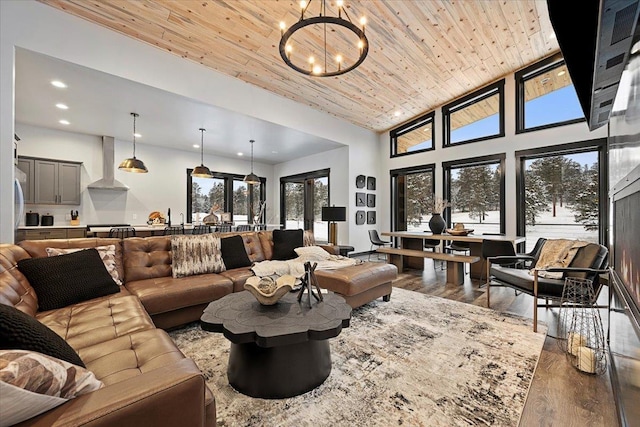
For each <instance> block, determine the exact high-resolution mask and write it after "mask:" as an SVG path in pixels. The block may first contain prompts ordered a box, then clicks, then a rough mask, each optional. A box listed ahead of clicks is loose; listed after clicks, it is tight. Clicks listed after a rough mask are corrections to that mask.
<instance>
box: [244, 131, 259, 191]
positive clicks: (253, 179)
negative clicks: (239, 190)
mask: <svg viewBox="0 0 640 427" xmlns="http://www.w3.org/2000/svg"><path fill="white" fill-rule="evenodd" d="M249 142H250V143H251V173H250V174H249V175H247V176H245V177H244V180H243V181H244V182H246V183H247V184H252V185H255V184H260V178H258V175H256V174H255V173H253V143H254V142H255V141H254V140H253V139H251V140H249Z"/></svg>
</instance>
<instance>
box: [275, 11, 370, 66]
mask: <svg viewBox="0 0 640 427" xmlns="http://www.w3.org/2000/svg"><path fill="white" fill-rule="evenodd" d="M312 2H313V0H309V1H308V2H307V1H304V0H303V1H301V2H300V10H301V11H300V20H299V21H298V22H296V23H295V24H293V25H292V26H291V27H290V28H289V29H288V30H286V31H285V28H286V24H285V23H284V22H280V33H281V36H282V38H281V39H280V56H281V57H282V59H283V60H284V62H285V63H286V64H287V65H288V66H289V67H291V68H293V69H294V70H296V71H297V72H299V73H302V74H306V75H309V76H317V77H331V76H339V75H341V74H345V73H348V72H349V71H351V70H353V69H355V68H356V67H357V66H359V65H360V64H362V61H364V59H365V58H366V57H367V53H369V41H368V40H367V36H366V35H365V34H364V28H365V24H366V19H365V18H361V19H360V25H362V28H359V27H357V26H356V25H355V24H353V23H352V22H351V18H349V14H348V13H347V10H346V9H345V8H344V2H343V0H337V1H336V5H337V6H338V16H328V15H327V6H326V0H319V3H320V6H319V7H320V11H319V13H318V16H314V17H311V18H305V17H304V14H305V13H306V12H307V10H308V9H309V6H310V5H311V3H312ZM343 14H344V16H346V17H347V19H344V18H343V17H342V15H343ZM311 26H319V27H318V28H319V29H320V32H321V33H320V34H319V35H315V36H314V35H310V37H309V38H308V40H306V41H305V44H306V45H307V46H305V47H304V48H303V49H301V51H302V50H305V49H306V50H308V51H309V53H310V56H309V57H308V58H307V63H306V64H304V65H302V64H300V62H299V64H300V65H296V64H295V63H294V61H293V60H292V57H294V58H296V55H295V54H294V53H293V52H294V50H297V49H295V48H294V46H293V45H292V44H291V43H290V42H289V39H290V38H291V37H292V36H293V35H294V33H296V31H298V30H301V29H303V28H306V27H311ZM338 27H342V28H344V29H347V30H349V31H350V32H351V33H353V34H354V35H355V36H356V37H357V43H355V44H353V45H349V44H346V45H345V44H344V41H343V40H341V39H342V37H341V36H340V35H339V34H340V31H338V30H340V28H338ZM299 34H300V33H298V35H299ZM327 35H329V37H330V38H331V39H332V40H331V41H333V42H335V43H336V45H337V44H339V43H341V42H342V45H341V46H343V47H345V48H347V47H351V48H352V49H353V50H354V51H355V47H356V46H357V54H355V52H353V54H352V55H349V52H340V48H339V47H337V46H336V45H334V46H330V45H328V43H327ZM298 46H300V45H298ZM329 50H331V51H333V53H331V54H330V53H329ZM314 52H318V53H316V55H318V57H319V60H316V57H315V56H314V55H313V54H314ZM330 56H332V57H333V60H331V59H329V57H330ZM300 57H302V54H301V55H300ZM345 57H346V58H345ZM350 59H355V60H350Z"/></svg>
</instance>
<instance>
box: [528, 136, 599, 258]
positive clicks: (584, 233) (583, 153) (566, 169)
mask: <svg viewBox="0 0 640 427" xmlns="http://www.w3.org/2000/svg"><path fill="white" fill-rule="evenodd" d="M605 156H606V152H605V141H604V140H595V141H587V142H581V143H575V144H566V145H560V146H554V147H548V148H542V149H535V150H528V151H520V152H516V157H517V161H518V163H517V164H518V168H519V172H518V201H517V202H518V208H519V212H518V234H519V235H524V236H525V237H526V238H527V242H526V246H527V249H530V248H532V247H533V245H535V242H536V240H537V239H538V238H539V237H546V238H556V239H557V238H568V239H579V240H584V241H588V242H594V243H601V242H605V241H606V236H605V228H606V227H605V226H604V223H605V218H606V205H607V204H606V203H601V200H605V199H606V193H605V188H606V185H605V181H604V179H605V178H604V177H605V176H606V173H605V172H606V171H604V170H603V169H604V168H606V161H605Z"/></svg>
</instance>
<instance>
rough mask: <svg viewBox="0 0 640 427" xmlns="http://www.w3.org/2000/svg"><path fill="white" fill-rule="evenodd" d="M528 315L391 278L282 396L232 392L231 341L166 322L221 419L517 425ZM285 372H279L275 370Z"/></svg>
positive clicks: (525, 384)
mask: <svg viewBox="0 0 640 427" xmlns="http://www.w3.org/2000/svg"><path fill="white" fill-rule="evenodd" d="M539 331H540V332H538V333H534V332H532V329H531V319H525V318H521V317H518V316H514V315H509V314H504V313H498V312H495V311H493V310H489V309H486V308H482V307H477V306H473V305H469V304H464V303H459V302H455V301H450V300H446V299H442V298H438V297H430V296H427V295H424V294H419V293H416V292H412V291H407V290H403V289H398V288H394V289H393V293H392V295H391V301H389V302H383V301H382V300H377V301H374V302H371V303H369V304H366V305H364V306H362V307H360V308H358V309H356V310H354V311H353V313H352V318H351V325H350V327H349V328H346V329H343V331H342V333H341V334H340V335H339V336H337V337H336V338H332V339H331V340H330V343H331V352H332V354H331V356H332V361H333V367H332V371H331V374H330V375H329V378H327V380H326V381H325V382H324V383H323V384H322V385H321V386H319V387H318V388H316V389H315V390H312V391H310V392H308V393H305V394H303V395H301V396H296V397H293V398H289V399H280V400H267V399H255V398H251V397H247V396H245V395H243V394H240V393H238V392H236V391H235V390H234V389H233V388H232V387H231V386H230V385H229V382H228V381H227V374H226V370H227V359H228V357H229V342H228V341H227V340H226V338H224V337H223V335H222V334H218V333H209V332H205V331H203V330H201V329H200V327H199V325H198V324H191V325H188V326H186V327H184V328H182V329H179V330H175V331H172V332H171V333H170V335H171V337H172V338H173V339H174V341H175V342H176V344H177V345H178V347H179V348H180V349H181V350H182V352H183V353H184V354H185V355H186V356H188V357H190V358H192V359H193V360H194V361H195V362H196V364H197V365H198V366H199V367H200V369H201V370H202V372H203V373H204V375H205V377H206V381H207V384H208V385H209V387H210V388H211V390H212V391H213V393H214V395H215V398H216V408H217V419H218V426H229V427H230V426H296V427H299V426H314V427H317V426H394V425H403V426H473V425H482V426H484V425H492V426H517V425H518V421H519V418H520V414H521V413H522V409H523V407H524V403H525V400H526V396H527V392H528V390H529V385H530V383H531V379H532V378H533V373H534V370H535V367H536V364H537V361H538V358H539V356H540V352H541V350H542V346H543V343H544V340H545V335H546V329H545V328H544V327H540V328H539ZM282 380H283V381H286V380H287V379H286V378H283V379H282Z"/></svg>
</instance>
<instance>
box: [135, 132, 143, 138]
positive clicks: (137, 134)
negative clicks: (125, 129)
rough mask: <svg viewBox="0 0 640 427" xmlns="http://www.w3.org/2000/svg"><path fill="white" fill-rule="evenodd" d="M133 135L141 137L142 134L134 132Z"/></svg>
mask: <svg viewBox="0 0 640 427" xmlns="http://www.w3.org/2000/svg"><path fill="white" fill-rule="evenodd" d="M133 136H135V137H136V138H142V135H140V134H139V133H134V134H133Z"/></svg>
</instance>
